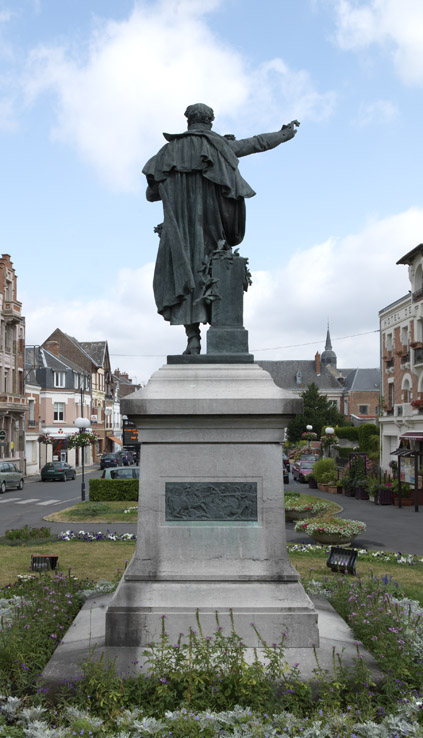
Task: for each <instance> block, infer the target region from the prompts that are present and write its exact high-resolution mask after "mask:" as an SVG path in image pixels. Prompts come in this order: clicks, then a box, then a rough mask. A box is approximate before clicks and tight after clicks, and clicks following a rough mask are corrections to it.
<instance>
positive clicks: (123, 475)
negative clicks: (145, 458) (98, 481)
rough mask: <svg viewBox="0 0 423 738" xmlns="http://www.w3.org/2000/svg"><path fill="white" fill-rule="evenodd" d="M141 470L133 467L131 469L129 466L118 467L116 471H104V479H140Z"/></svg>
mask: <svg viewBox="0 0 423 738" xmlns="http://www.w3.org/2000/svg"><path fill="white" fill-rule="evenodd" d="M139 476H140V468H139V466H133V467H132V468H131V469H129V468H128V467H127V466H117V467H116V468H115V469H113V468H109V469H105V470H104V471H103V474H102V475H101V478H102V479H139Z"/></svg>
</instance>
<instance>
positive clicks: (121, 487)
mask: <svg viewBox="0 0 423 738" xmlns="http://www.w3.org/2000/svg"><path fill="white" fill-rule="evenodd" d="M138 486H139V480H138V479H90V501H91V502H104V501H106V500H108V501H110V500H138Z"/></svg>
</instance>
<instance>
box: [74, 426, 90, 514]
mask: <svg viewBox="0 0 423 738" xmlns="http://www.w3.org/2000/svg"><path fill="white" fill-rule="evenodd" d="M75 425H76V427H77V428H79V432H80V433H85V431H86V430H87V428H88V427H89V426H90V421H89V420H88V418H76V420H75ZM80 448H81V462H82V481H81V502H85V476H84V455H85V446H81V447H80Z"/></svg>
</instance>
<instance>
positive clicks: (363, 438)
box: [358, 423, 379, 454]
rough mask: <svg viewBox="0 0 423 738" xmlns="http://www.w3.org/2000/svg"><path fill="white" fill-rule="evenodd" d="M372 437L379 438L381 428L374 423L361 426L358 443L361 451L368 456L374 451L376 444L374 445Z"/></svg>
mask: <svg viewBox="0 0 423 738" xmlns="http://www.w3.org/2000/svg"><path fill="white" fill-rule="evenodd" d="M372 436H376V437H377V438H379V428H378V427H377V425H374V424H373V423H367V424H366V425H361V426H360V428H359V429H358V441H359V444H360V451H361V452H362V453H364V454H368V453H369V452H370V451H374V450H375V449H374V444H372V440H373V439H372Z"/></svg>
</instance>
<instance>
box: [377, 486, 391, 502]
mask: <svg viewBox="0 0 423 738" xmlns="http://www.w3.org/2000/svg"><path fill="white" fill-rule="evenodd" d="M374 503H375V505H392V491H391V490H390V489H377V490H376V492H375V499H374Z"/></svg>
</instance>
